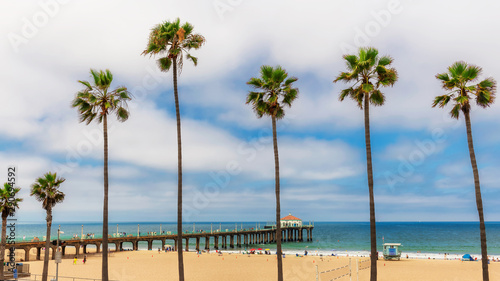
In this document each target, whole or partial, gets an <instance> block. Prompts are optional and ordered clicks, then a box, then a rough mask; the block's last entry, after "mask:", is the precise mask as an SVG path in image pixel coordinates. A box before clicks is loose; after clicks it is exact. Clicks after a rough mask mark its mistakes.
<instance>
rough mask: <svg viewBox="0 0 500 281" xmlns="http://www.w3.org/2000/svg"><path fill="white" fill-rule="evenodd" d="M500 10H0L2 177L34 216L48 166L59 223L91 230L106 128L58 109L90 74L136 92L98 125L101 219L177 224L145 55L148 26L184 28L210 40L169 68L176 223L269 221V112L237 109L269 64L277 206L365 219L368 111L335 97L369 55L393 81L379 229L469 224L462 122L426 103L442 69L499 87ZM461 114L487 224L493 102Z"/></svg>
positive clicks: (379, 145)
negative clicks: (287, 80) (281, 105)
mask: <svg viewBox="0 0 500 281" xmlns="http://www.w3.org/2000/svg"><path fill="white" fill-rule="evenodd" d="M499 6H500V4H498V3H496V2H491V1H474V2H473V3H472V2H470V1H451V0H446V1H439V2H436V1H403V0H402V1H398V0H389V1H368V0H366V1H365V0H350V1H326V0H325V1H300V0H287V1H284V0H283V1H261V0H252V1H248V0H214V1H212V0H209V1H202V0H186V1H170V0H169V1H165V0H162V1H159V0H145V1H141V2H140V3H139V2H138V1H117V0H110V1H96V0H89V1H76V0H39V1H13V0H10V1H3V2H2V8H1V9H0V19H1V25H0V34H1V35H2V40H1V42H2V44H1V45H0V57H1V60H2V66H3V67H2V68H1V70H0V71H1V83H0V97H1V99H0V101H1V102H0V120H1V122H0V169H1V171H0V180H1V181H3V182H6V181H7V169H8V167H10V166H15V167H16V168H17V185H18V186H19V187H21V191H20V193H19V197H22V198H23V199H24V201H23V202H22V203H21V204H20V209H19V210H18V211H17V213H16V218H17V219H18V220H19V221H26V222H39V223H43V222H44V220H45V212H44V210H43V209H42V207H41V203H40V202H37V201H36V200H35V199H34V198H33V197H31V196H29V193H30V186H31V185H32V184H33V183H34V181H35V179H36V178H37V177H40V176H42V175H43V174H44V173H46V172H49V171H51V172H57V173H58V175H59V176H62V177H64V178H65V179H66V181H65V182H64V183H63V184H62V185H61V190H62V191H63V192H65V194H66V198H65V200H64V202H63V203H61V204H58V205H57V206H55V207H54V212H53V218H54V221H96V222H97V221H102V206H103V137H102V125H101V124H98V123H96V122H93V123H91V124H89V125H86V124H82V123H79V121H78V113H77V110H76V109H75V108H72V107H71V101H72V99H73V98H74V96H75V94H76V93H77V92H78V91H79V90H81V89H82V86H81V84H79V83H78V82H77V81H78V80H90V73H89V71H90V69H91V68H92V69H97V70H104V69H109V70H110V71H111V72H112V73H113V76H114V80H113V84H112V86H111V87H112V89H114V88H116V87H119V86H125V87H127V88H128V90H129V91H130V92H131V93H132V95H133V96H134V98H133V100H132V101H131V102H130V103H129V109H130V118H129V120H128V121H126V122H124V123H120V122H118V121H117V120H116V119H115V118H113V117H112V118H110V121H109V161H110V162H109V175H110V182H109V183H110V189H109V190H110V191H109V196H110V197H109V198H110V201H109V220H110V221H111V222H113V221H116V222H118V221H121V222H134V221H158V222H174V221H175V220H176V216H177V214H176V212H177V146H176V141H177V138H176V129H175V128H176V123H175V107H174V97H173V82H172V73H171V72H166V73H165V72H160V71H159V69H158V68H157V66H156V61H155V58H154V57H149V56H143V55H141V53H142V51H143V50H144V49H145V47H146V44H147V39H148V35H149V32H150V30H151V28H153V27H154V26H155V25H156V24H159V23H162V22H163V21H166V20H169V21H172V20H175V19H176V18H177V17H179V18H180V19H181V22H186V21H187V22H190V23H191V24H193V25H194V32H195V33H199V34H202V35H203V36H204V37H205V38H206V44H205V45H204V46H203V47H202V48H201V49H199V50H194V51H192V52H191V54H192V55H194V56H196V57H198V66H196V67H195V66H194V65H193V64H192V63H190V62H188V61H186V62H185V63H184V67H183V70H182V73H181V75H180V76H179V82H178V83H179V98H180V111H181V116H182V117H181V118H182V119H181V122H182V141H183V172H184V178H183V179H184V181H183V183H184V191H183V195H184V202H183V206H184V220H185V221H186V222H190V221H213V222H218V221H236V222H240V221H241V222H246V221H269V222H271V221H274V219H275V193H274V191H275V189H274V158H273V157H274V155H273V146H272V138H271V137H272V131H271V120H270V119H269V118H266V117H264V118H261V119H258V118H257V116H256V115H255V113H254V112H253V111H252V108H251V106H250V105H247V104H245V101H246V96H247V94H248V91H249V90H250V88H249V87H248V85H246V82H247V81H248V80H249V79H250V78H251V77H256V76H258V75H259V68H260V66H261V65H272V66H276V65H281V66H282V67H284V68H285V69H286V70H287V72H288V74H289V75H290V76H295V77H297V78H298V81H297V82H295V86H296V87H297V88H298V89H299V96H298V98H297V99H296V100H295V102H294V103H293V105H292V107H291V108H288V109H287V110H286V116H285V118H284V119H282V120H279V121H278V145H279V155H280V175H281V213H282V214H283V216H285V215H287V214H288V213H292V214H293V215H295V216H297V217H299V218H301V219H303V220H304V221H306V222H308V221H368V220H369V208H368V207H369V205H368V184H367V176H366V152H365V140H364V119H363V112H362V110H360V109H359V108H358V107H357V105H356V104H355V103H354V102H353V101H351V100H345V101H343V102H340V101H339V100H338V96H339V93H340V91H341V90H342V89H344V88H346V87H348V86H349V85H348V84H343V83H333V80H334V79H335V77H336V76H337V75H338V74H339V73H340V72H341V71H345V70H346V67H345V62H344V61H343V58H342V55H343V54H348V53H349V54H350V53H355V52H356V50H357V49H358V48H359V47H365V46H373V47H375V48H377V49H378V50H379V52H380V54H381V55H390V56H391V57H393V58H394V62H393V67H395V68H396V69H397V71H398V74H399V79H398V81H397V82H396V84H395V85H394V87H391V88H384V89H383V92H384V93H385V94H386V102H385V105H384V106H382V107H376V108H374V107H371V108H370V122H371V144H372V157H373V165H374V166H373V171H374V189H375V204H376V217H377V220H378V221H477V220H478V215H477V209H476V204H475V202H476V201H475V193H474V181H473V175H472V169H471V165H470V158H469V151H468V147H467V138H466V131H465V122H464V119H463V118H460V119H459V120H454V119H451V118H450V116H449V110H450V109H451V108H445V109H440V108H432V101H433V98H434V97H435V96H438V95H442V94H445V93H446V92H445V90H443V89H442V87H441V85H440V83H439V81H438V80H437V79H436V78H435V75H436V74H438V73H442V72H446V70H447V67H448V66H450V65H452V64H453V63H454V62H456V61H459V60H464V61H466V62H468V63H470V64H474V65H478V66H480V67H482V69H483V72H482V75H481V78H487V77H493V78H495V79H497V80H498V79H500V65H499V64H498V63H497V62H498V61H499V60H500V53H499V52H498V49H499V47H500V39H498V36H497V33H498V32H497V31H498V26H500V18H499V17H498V16H497V11H498V10H499V8H500V7H499ZM476 109H477V108H476V107H475V106H474V110H473V112H472V113H471V119H472V131H473V136H474V145H475V152H476V157H477V161H478V166H479V171H480V180H481V190H482V195H483V204H484V212H485V218H486V220H487V221H500V210H499V209H498V208H497V206H498V205H499V204H500V199H499V198H500V184H499V181H498V180H497V178H496V175H497V173H498V172H499V171H500V160H499V159H500V158H499V157H498V155H499V154H500V149H499V144H500V125H499V121H498V120H499V119H498V116H499V114H500V105H499V104H498V103H496V104H493V105H492V106H491V107H490V108H488V109H482V108H481V109H477V110H476Z"/></svg>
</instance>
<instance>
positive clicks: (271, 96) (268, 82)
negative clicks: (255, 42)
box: [246, 65, 299, 281]
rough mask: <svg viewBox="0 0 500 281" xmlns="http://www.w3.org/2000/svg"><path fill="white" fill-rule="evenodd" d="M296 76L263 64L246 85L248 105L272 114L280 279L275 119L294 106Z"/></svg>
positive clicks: (280, 276) (280, 279) (280, 272)
mask: <svg viewBox="0 0 500 281" xmlns="http://www.w3.org/2000/svg"><path fill="white" fill-rule="evenodd" d="M295 81H297V78H295V77H288V73H287V72H286V71H285V70H284V69H283V68H282V67H281V66H279V65H278V66H276V67H275V68H273V67H272V66H268V65H263V66H261V68H260V77H259V78H255V77H253V78H251V79H250V80H249V81H248V82H247V84H248V85H250V86H252V87H253V88H254V89H255V91H250V92H249V93H248V97H247V102H246V103H247V104H249V103H251V104H252V106H253V110H254V111H255V113H256V114H257V117H258V118H261V117H262V116H264V115H267V116H270V117H271V121H272V126H273V146H274V167H275V193H276V242H277V243H276V244H277V245H276V247H277V252H278V281H283V261H282V256H281V222H280V217H281V214H280V213H281V206H280V165H279V157H278V140H277V139H278V138H277V134H276V120H279V119H282V118H283V117H285V111H284V109H283V108H284V107H285V106H288V107H291V106H292V102H293V101H294V100H295V99H296V98H297V96H298V93H299V90H298V89H297V88H292V83H293V82H295Z"/></svg>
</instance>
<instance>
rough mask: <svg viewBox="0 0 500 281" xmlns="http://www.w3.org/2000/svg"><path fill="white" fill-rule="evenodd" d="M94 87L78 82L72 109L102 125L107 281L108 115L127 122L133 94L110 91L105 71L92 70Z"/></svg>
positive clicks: (123, 89)
mask: <svg viewBox="0 0 500 281" xmlns="http://www.w3.org/2000/svg"><path fill="white" fill-rule="evenodd" d="M90 74H91V75H92V78H93V80H94V81H93V82H94V83H93V85H91V84H90V83H89V82H87V81H78V82H80V83H81V84H82V85H83V86H85V88H84V89H83V90H81V91H80V92H78V93H77V94H76V96H75V98H74V100H73V103H72V106H73V107H77V108H78V113H79V115H80V122H86V123H87V125H88V124H90V122H92V120H96V121H97V122H98V123H101V122H102V124H103V125H102V127H103V133H104V207H103V209H104V210H103V220H102V281H108V114H110V113H115V114H116V118H117V119H118V121H120V122H125V121H126V120H127V119H128V116H129V112H128V109H127V101H129V100H131V94H130V93H129V92H128V91H127V88H126V87H123V86H122V87H118V88H116V89H115V90H113V91H110V90H109V87H110V86H111V82H112V81H113V75H112V74H111V72H110V71H109V70H108V69H106V71H102V70H101V71H99V72H98V71H96V70H94V69H91V70H90Z"/></svg>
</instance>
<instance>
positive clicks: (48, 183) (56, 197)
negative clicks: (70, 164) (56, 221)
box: [30, 172, 66, 281]
mask: <svg viewBox="0 0 500 281" xmlns="http://www.w3.org/2000/svg"><path fill="white" fill-rule="evenodd" d="M65 180H66V179H64V178H61V177H59V178H58V177H57V173H51V172H48V173H46V174H45V175H43V176H42V177H39V178H37V179H36V180H35V183H34V184H32V185H31V194H30V195H31V196H35V198H36V200H37V201H40V202H42V208H43V209H45V211H46V213H47V216H46V218H45V220H46V221H47V235H46V239H45V255H44V257H43V272H42V281H47V274H48V273H49V249H50V228H51V227H52V208H54V206H55V205H56V204H57V203H61V202H62V201H63V200H64V193H63V192H62V191H60V190H59V187H60V185H61V184H62V183H63V182H64V181H65Z"/></svg>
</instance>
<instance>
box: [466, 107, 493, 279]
mask: <svg viewBox="0 0 500 281" xmlns="http://www.w3.org/2000/svg"><path fill="white" fill-rule="evenodd" d="M464 116H465V126H466V128H467V143H468V145H469V154H470V162H471V165H472V173H473V174H474V188H475V190H476V205H477V212H478V213H479V230H480V235H481V259H482V260H481V262H482V265H483V281H488V280H490V277H489V273H488V250H487V247H486V226H485V225H484V214H483V200H482V198H481V187H480V185H479V172H478V169H477V163H476V154H475V153H474V143H473V141H472V128H471V123H470V113H469V111H468V110H465V111H464Z"/></svg>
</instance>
